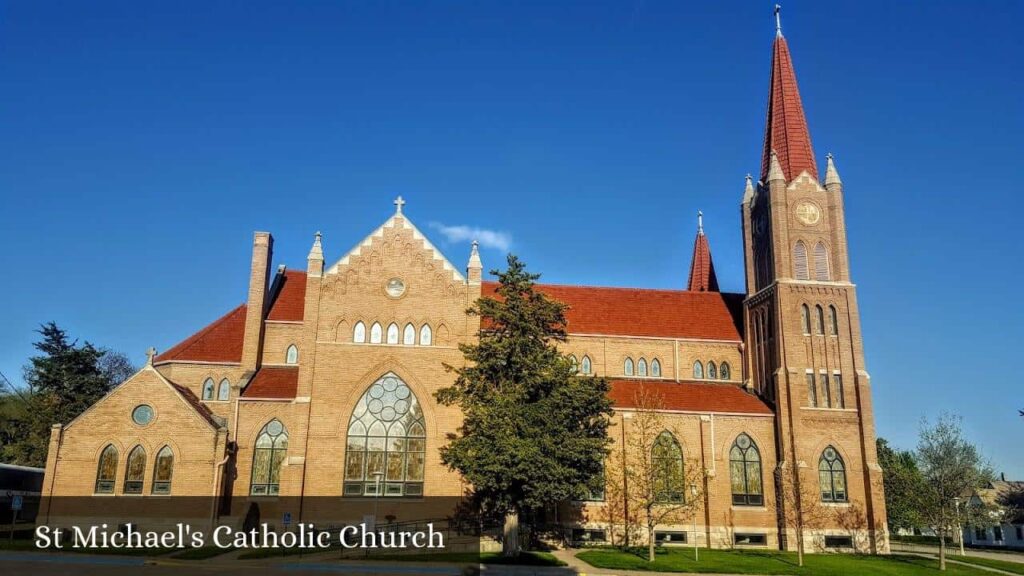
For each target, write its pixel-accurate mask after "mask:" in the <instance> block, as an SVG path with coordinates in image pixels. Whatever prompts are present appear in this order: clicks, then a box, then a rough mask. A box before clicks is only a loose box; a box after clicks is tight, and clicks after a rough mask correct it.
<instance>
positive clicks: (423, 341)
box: [420, 324, 434, 346]
mask: <svg viewBox="0 0 1024 576" xmlns="http://www.w3.org/2000/svg"><path fill="white" fill-rule="evenodd" d="M433 341H434V333H433V332H431V331H430V324H424V325H423V327H422V328H420V346H430V344H431V343H432V342H433Z"/></svg>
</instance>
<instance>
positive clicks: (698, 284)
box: [687, 212, 718, 292]
mask: <svg viewBox="0 0 1024 576" xmlns="http://www.w3.org/2000/svg"><path fill="white" fill-rule="evenodd" d="M687 290H689V291H691V292H718V277H717V276H715V265H714V263H713V262H712V261H711V246H710V245H708V237H707V236H705V235H704V213H702V212H697V239H696V240H694V241H693V261H692V262H690V285H689V287H688V288H687Z"/></svg>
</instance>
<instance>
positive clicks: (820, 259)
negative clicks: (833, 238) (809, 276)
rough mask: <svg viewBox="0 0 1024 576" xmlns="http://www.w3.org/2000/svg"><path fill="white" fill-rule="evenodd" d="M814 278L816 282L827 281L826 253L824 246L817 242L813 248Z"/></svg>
mask: <svg viewBox="0 0 1024 576" xmlns="http://www.w3.org/2000/svg"><path fill="white" fill-rule="evenodd" d="M814 278H815V279H816V280H828V279H829V275H828V251H827V250H825V244H824V243H822V242H818V243H817V244H816V245H815V246H814Z"/></svg>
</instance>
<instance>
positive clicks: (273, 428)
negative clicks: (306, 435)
mask: <svg viewBox="0 0 1024 576" xmlns="http://www.w3.org/2000/svg"><path fill="white" fill-rule="evenodd" d="M283 431H284V426H282V425H281V423H280V422H278V421H277V420H272V421H271V422H270V424H267V434H270V435H271V436H277V435H278V434H280V433H281V432H283Z"/></svg>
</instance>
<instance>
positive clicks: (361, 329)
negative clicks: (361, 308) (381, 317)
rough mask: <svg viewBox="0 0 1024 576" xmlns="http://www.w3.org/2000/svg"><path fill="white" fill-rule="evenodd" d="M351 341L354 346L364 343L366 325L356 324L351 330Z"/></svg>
mask: <svg viewBox="0 0 1024 576" xmlns="http://www.w3.org/2000/svg"><path fill="white" fill-rule="evenodd" d="M352 341H353V342H355V343H356V344H362V343H364V342H366V324H363V323H362V322H356V325H355V327H354V328H352Z"/></svg>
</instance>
